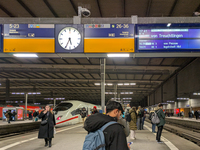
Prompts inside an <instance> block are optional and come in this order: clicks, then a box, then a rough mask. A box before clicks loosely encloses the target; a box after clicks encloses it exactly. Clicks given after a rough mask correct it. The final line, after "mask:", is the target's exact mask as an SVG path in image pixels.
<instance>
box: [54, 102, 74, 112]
mask: <svg viewBox="0 0 200 150" xmlns="http://www.w3.org/2000/svg"><path fill="white" fill-rule="evenodd" d="M72 106H73V104H72V103H60V104H58V105H57V106H56V108H54V111H66V110H68V109H70V108H71V107H72Z"/></svg>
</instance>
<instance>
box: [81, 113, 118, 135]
mask: <svg viewBox="0 0 200 150" xmlns="http://www.w3.org/2000/svg"><path fill="white" fill-rule="evenodd" d="M110 121H117V119H116V118H113V117H110V116H108V115H104V114H101V113H97V114H94V115H91V116H89V117H88V118H87V119H86V120H85V123H84V129H85V130H86V131H88V132H94V131H97V130H98V129H100V128H101V127H102V126H103V125H105V124H106V123H108V122H110Z"/></svg>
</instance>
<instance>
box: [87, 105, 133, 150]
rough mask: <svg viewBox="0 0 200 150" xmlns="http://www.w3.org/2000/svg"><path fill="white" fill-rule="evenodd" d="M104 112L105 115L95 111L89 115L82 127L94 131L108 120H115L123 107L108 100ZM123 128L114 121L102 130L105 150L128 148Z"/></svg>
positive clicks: (127, 149)
mask: <svg viewBox="0 0 200 150" xmlns="http://www.w3.org/2000/svg"><path fill="white" fill-rule="evenodd" d="M106 113H107V114H106V115H105V114H101V113H96V114H94V115H91V116H89V117H88V118H87V119H86V120H85V124H84V129H85V130H86V131H88V133H90V132H95V131H97V130H99V129H100V128H101V127H103V126H104V125H105V124H106V123H108V122H110V121H116V122H117V120H118V119H119V118H120V116H121V114H122V113H123V108H122V106H121V104H120V103H118V102H115V101H109V102H108V103H107V105H106ZM123 129H124V126H123V125H121V124H119V123H116V124H112V125H110V126H108V127H107V128H106V129H105V130H104V131H103V133H104V137H105V144H106V146H105V149H106V150H129V148H130V147H129V145H128V144H127V140H126V135H125V132H124V130H123Z"/></svg>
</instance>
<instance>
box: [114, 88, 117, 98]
mask: <svg viewBox="0 0 200 150" xmlns="http://www.w3.org/2000/svg"><path fill="white" fill-rule="evenodd" d="M114 100H115V101H116V100H117V84H114Z"/></svg>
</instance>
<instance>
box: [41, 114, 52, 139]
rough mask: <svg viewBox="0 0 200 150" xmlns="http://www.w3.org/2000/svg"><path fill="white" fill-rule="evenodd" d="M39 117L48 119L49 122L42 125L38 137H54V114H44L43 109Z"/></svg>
mask: <svg viewBox="0 0 200 150" xmlns="http://www.w3.org/2000/svg"><path fill="white" fill-rule="evenodd" d="M39 118H41V119H42V121H43V120H46V119H47V118H48V120H47V124H45V125H40V129H39V133H38V138H53V137H54V126H55V125H56V121H55V117H54V114H52V113H51V112H49V116H47V113H46V114H44V113H43V111H42V112H41V113H40V115H39Z"/></svg>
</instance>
